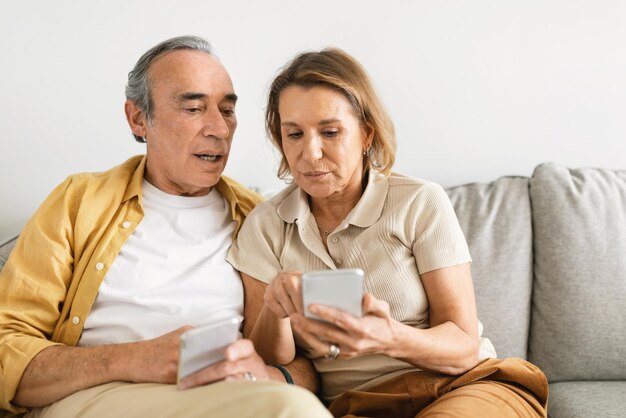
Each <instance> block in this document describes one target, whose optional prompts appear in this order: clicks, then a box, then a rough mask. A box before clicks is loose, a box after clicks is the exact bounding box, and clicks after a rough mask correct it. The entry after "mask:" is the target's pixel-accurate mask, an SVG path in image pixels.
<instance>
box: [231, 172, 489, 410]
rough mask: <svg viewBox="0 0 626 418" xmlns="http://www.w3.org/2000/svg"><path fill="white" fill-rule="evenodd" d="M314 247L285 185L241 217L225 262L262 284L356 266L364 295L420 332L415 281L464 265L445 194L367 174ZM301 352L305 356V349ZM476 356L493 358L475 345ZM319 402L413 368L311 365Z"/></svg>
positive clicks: (294, 192) (299, 201) (297, 197)
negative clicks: (342, 215)
mask: <svg viewBox="0 0 626 418" xmlns="http://www.w3.org/2000/svg"><path fill="white" fill-rule="evenodd" d="M327 244H328V250H327V249H326V248H325V247H324V244H323V243H322V240H321V237H320V233H319V230H318V227H317V223H316V221H315V218H314V217H313V215H312V213H311V211H310V209H309V204H308V199H307V195H306V193H305V192H304V191H303V190H302V189H300V188H299V187H297V185H295V184H292V185H291V186H288V187H287V188H286V189H285V190H283V191H281V192H280V193H278V194H277V195H276V196H274V197H272V198H271V199H270V200H268V201H266V202H263V203H262V204H260V205H259V206H257V207H256V209H255V210H254V211H253V212H252V213H251V214H250V216H248V218H247V219H246V222H245V223H244V225H243V227H242V229H241V233H240V234H239V236H238V237H237V241H236V242H235V243H234V244H233V245H232V247H231V248H230V252H229V254H228V257H227V260H228V261H229V262H230V263H231V264H232V265H233V267H235V269H237V270H239V271H241V272H244V273H247V274H249V275H250V276H252V277H255V278H256V279H258V280H261V281H263V282H265V283H271V281H272V280H273V279H274V277H275V276H276V275H277V274H278V273H280V272H281V271H301V272H305V271H312V270H326V269H332V270H335V269H338V268H361V269H363V270H364V271H365V284H364V286H365V290H366V291H367V292H369V293H371V294H372V295H374V296H375V297H377V298H379V299H383V300H386V301H387V302H389V307H390V311H391V316H392V317H393V318H394V319H395V320H396V321H399V322H402V323H404V324H407V325H411V326H413V327H416V328H427V327H428V326H429V321H428V317H429V316H428V315H429V311H428V306H429V305H428V299H427V297H426V292H425V290H424V287H423V286H422V282H421V279H420V275H421V274H423V273H425V272H428V271H432V270H436V269H439V268H444V267H450V266H454V265H458V264H463V263H468V262H470V261H471V257H470V253H469V250H468V247H467V243H466V242H465V237H464V236H463V232H462V231H461V227H460V226H459V223H458V221H457V218H456V214H455V213H454V209H453V207H452V204H451V203H450V200H449V199H448V196H447V195H446V192H445V191H444V190H443V189H442V188H441V186H439V185H437V184H435V183H430V182H427V181H424V180H419V179H413V178H410V177H407V176H403V175H401V174H397V173H392V174H391V175H390V176H389V177H385V176H383V175H382V174H381V173H378V172H375V171H370V174H369V176H368V184H367V187H366V189H365V191H364V193H363V195H362V196H361V199H360V200H359V202H358V203H357V205H356V206H355V207H354V208H353V209H352V211H351V212H350V213H349V214H348V216H347V217H346V219H344V220H343V222H341V224H340V225H339V226H338V227H337V228H336V229H335V230H334V231H332V232H331V233H330V234H329V235H328V238H327ZM302 348H304V352H305V354H307V353H308V351H307V347H302ZM481 356H482V357H483V358H484V357H495V351H494V350H493V346H492V345H491V342H490V341H489V340H488V339H486V338H482V339H481ZM313 364H314V365H315V368H316V369H317V371H318V372H320V374H321V378H322V390H323V393H322V396H323V397H324V398H325V399H326V400H332V399H334V398H336V397H337V396H338V395H340V394H341V393H343V392H345V391H347V390H350V389H357V390H358V389H364V388H367V387H371V386H373V385H375V384H377V383H380V382H382V381H385V380H388V379H391V378H393V377H395V376H397V375H399V374H402V373H406V372H409V371H414V370H417V369H416V368H415V367H414V366H412V365H411V364H409V363H406V362H404V361H401V360H398V359H394V358H391V357H386V356H383V355H365V356H360V357H355V358H351V359H341V358H339V359H336V360H329V359H325V358H315V359H313Z"/></svg>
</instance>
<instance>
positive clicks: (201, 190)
mask: <svg viewBox="0 0 626 418" xmlns="http://www.w3.org/2000/svg"><path fill="white" fill-rule="evenodd" d="M126 97H127V100H126V104H125V110H126V118H127V120H128V123H129V125H130V128H131V131H132V133H133V135H134V136H135V138H136V139H137V140H138V141H140V142H145V143H146V146H147V152H146V155H145V156H137V157H134V158H131V159H129V160H128V161H126V162H125V163H123V164H121V165H119V166H117V167H115V168H113V169H111V170H109V171H106V172H103V173H89V174H79V175H74V176H70V177H69V178H68V179H67V180H66V181H64V182H63V183H62V184H61V185H59V186H58V187H57V188H56V189H55V190H54V191H53V192H52V193H51V194H50V196H49V197H48V198H47V199H46V201H45V202H44V203H43V204H42V206H41V207H40V208H39V209H38V211H37V213H36V214H35V215H34V216H33V218H32V219H31V220H30V221H29V223H28V224H27V225H26V227H25V228H24V230H23V231H22V234H21V236H20V239H19V241H18V243H17V245H16V247H15V249H14V251H13V253H12V255H11V257H10V258H9V260H8V262H7V264H6V266H5V268H4V269H3V270H2V273H1V276H0V366H1V367H0V373H1V382H0V383H1V384H0V409H4V410H9V411H11V412H16V413H19V412H24V411H27V409H28V408H32V410H30V411H29V412H28V414H27V416H28V417H63V418H68V417H88V416H113V417H115V416H124V417H135V416H136V417H157V416H175V417H188V416H189V417H191V416H194V417H195V416H233V417H235V416H236V417H245V416H255V417H258V416H267V417H277V416H281V417H287V416H289V417H292V416H293V417H307V416H315V417H317V416H329V414H328V412H327V411H326V410H325V408H324V407H323V406H322V405H321V404H320V403H319V402H318V400H317V399H316V398H315V396H314V395H312V394H311V392H309V391H306V390H304V389H301V388H298V387H296V386H291V385H287V384H285V380H291V378H292V376H291V375H293V379H294V380H295V381H296V382H297V383H298V384H300V385H302V386H306V387H308V388H309V389H314V388H315V379H314V378H313V376H314V374H313V373H312V372H311V370H310V369H307V367H310V366H306V365H303V364H299V365H298V364H296V365H294V366H293V367H291V368H290V369H289V368H287V369H285V368H276V367H272V366H267V365H265V364H264V363H263V361H262V360H261V358H260V357H259V356H258V355H257V353H256V352H255V350H254V348H253V346H252V344H251V343H250V341H249V340H239V341H237V342H235V343H233V344H231V345H230V346H228V347H227V349H226V351H225V360H223V361H221V362H218V363H214V364H213V365H211V366H208V367H206V368H204V369H202V370H200V371H199V372H196V373H194V374H192V375H191V376H189V377H188V378H186V379H183V380H182V381H180V382H179V383H178V385H176V384H175V383H176V375H177V366H178V358H179V347H180V336H181V334H182V333H183V332H184V331H186V330H188V329H190V328H191V327H196V326H199V325H202V324H205V323H209V322H211V321H213V320H216V319H219V318H224V317H225V316H227V315H231V314H232V315H237V314H243V315H244V317H245V318H246V324H245V325H244V335H245V334H246V329H248V330H249V329H251V325H252V323H253V321H254V319H255V318H254V315H253V314H250V312H248V309H247V308H244V303H243V302H244V298H243V295H244V286H243V285H242V282H241V279H240V277H239V274H238V272H237V271H235V270H233V268H232V267H231V266H230V265H229V264H227V263H226V262H225V255H226V252H227V250H228V248H229V247H230V245H231V243H232V239H233V237H234V236H235V235H236V233H237V231H238V229H239V226H240V225H241V223H242V221H243V219H244V217H245V216H246V215H247V214H248V212H249V211H250V210H251V209H252V208H253V207H254V205H255V204H256V203H257V202H258V201H259V199H258V196H257V195H255V194H254V193H252V192H250V191H248V190H247V189H245V188H243V187H242V186H240V185H239V184H237V183H235V182H234V181H232V180H230V179H228V178H225V177H223V176H222V172H223V170H224V167H225V165H226V162H227V160H228V155H229V151H230V147H231V142H232V139H233V134H234V132H235V128H236V126H237V120H236V117H235V104H236V101H237V96H236V95H235V93H234V89H233V85H232V82H231V80H230V77H229V75H228V73H227V72H226V69H225V68H224V67H223V66H222V64H221V63H220V62H219V60H218V59H217V58H216V57H215V56H214V55H212V54H211V49H210V45H209V44H208V43H207V42H206V41H205V40H203V39H201V38H197V37H190V36H188V37H179V38H173V39H170V40H167V41H165V42H163V43H161V44H159V45H157V46H155V47H154V48H152V49H150V50H149V51H148V52H146V53H145V54H144V55H143V56H142V57H141V58H140V59H139V61H138V62H137V64H136V66H135V68H134V69H133V70H132V71H131V72H130V73H129V77H128V85H127V88H126ZM253 311H254V312H256V311H258V307H255V308H254V309H253ZM254 312H253V313H254ZM212 382H217V383H213V384H208V383H212Z"/></svg>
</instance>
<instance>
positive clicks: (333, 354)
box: [325, 343, 341, 360]
mask: <svg viewBox="0 0 626 418" xmlns="http://www.w3.org/2000/svg"><path fill="white" fill-rule="evenodd" d="M339 354H341V350H340V349H339V346H338V345H337V344H333V343H331V344H330V346H329V347H328V353H326V356H325V357H326V358H327V359H331V360H334V359H336V358H337V357H339Z"/></svg>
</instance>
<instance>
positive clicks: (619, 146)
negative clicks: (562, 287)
mask: <svg viewBox="0 0 626 418" xmlns="http://www.w3.org/2000/svg"><path fill="white" fill-rule="evenodd" d="M182 34H197V35H201V36H204V37H206V38H208V39H209V40H211V42H212V43H213V45H214V47H215V48H216V52H217V54H218V55H219V56H220V57H221V59H222V61H223V62H224V64H225V65H226V67H227V68H228V69H229V71H230V73H231V76H232V78H233V80H234V83H235V88H236V90H237V93H238V95H239V96H240V98H241V100H240V103H239V104H238V109H237V112H238V117H239V128H238V131H237V134H236V135H235V145H234V148H233V154H232V156H231V159H230V162H229V167H228V169H227V174H229V175H231V176H233V177H235V178H237V179H239V180H240V181H242V182H243V183H244V184H247V185H251V186H258V187H261V188H262V189H264V190H276V189H278V188H280V187H281V183H279V182H278V181H277V180H276V179H275V177H274V172H275V168H276V158H275V157H274V154H273V153H272V150H271V147H270V145H269V144H268V142H267V140H266V139H265V134H264V130H263V124H262V108H263V106H264V100H265V90H266V88H267V86H268V84H269V82H270V81H271V78H272V76H273V75H274V74H275V72H276V70H277V69H278V68H279V67H280V66H281V65H283V64H284V63H285V62H286V60H287V59H288V58H290V57H291V56H292V55H293V54H295V53H296V52H299V51H301V50H304V49H310V48H321V47H324V46H328V45H335V46H339V47H341V48H344V49H345V50H347V51H348V52H350V53H351V54H353V55H354V56H355V57H357V58H358V59H359V60H360V61H361V62H362V63H363V64H364V65H365V67H366V68H367V69H368V70H369V72H370V74H371V76H372V78H373V79H374V82H375V84H376V86H377V88H378V90H379V92H380V94H381V96H382V97H383V99H384V102H385V103H386V105H387V107H388V108H389V110H390V113H391V114H392V116H393V118H394V120H395V122H396V127H397V133H398V143H399V151H400V152H399V155H398V161H397V165H396V170H397V171H401V172H404V173H407V174H411V175H414V176H417V177H422V178H427V179H430V180H434V181H437V182H440V183H442V184H443V185H454V184H458V183H465V182H472V181H490V180H492V179H495V178H496V177H498V176H501V175H508V174H519V175H530V174H531V173H532V169H533V167H534V166H535V165H536V164H538V163H540V162H543V161H556V162H560V163H562V164H565V165H568V166H572V167H574V166H601V167H609V168H626V163H625V161H624V156H625V155H626V2H624V1H618V0H587V1H580V0H578V1H576V0H552V1H550V0H544V1H538V0H530V1H521V0H520V1H503V0H493V1H488V0H475V1H466V0H459V1H452V0H448V1H445V0H429V1H416V0H392V1H380V0H379V1H368V0H316V1H302V0H285V1H278V0H262V1H261V0H249V1H243V0H239V1H220V2H211V1H206V0H187V1H185V2H179V1H171V2H170V1H165V0H140V1H94V0H92V1H80V0H71V1H70V0H68V1H61V0H59V1H47V0H39V1H35V0H21V1H20V2H17V1H12V2H9V1H6V2H2V3H1V4H0V54H1V57H2V58H0V92H1V93H0V127H1V132H0V146H1V148H0V155H1V156H2V159H1V162H0V191H1V193H2V194H1V196H2V197H1V198H0V240H2V238H5V237H8V236H9V235H11V234H13V233H15V232H17V231H19V229H20V228H21V227H22V225H23V223H24V222H25V220H26V219H27V218H28V217H29V216H30V215H31V214H32V212H33V211H34V210H35V208H36V207H37V205H38V204H39V203H40V202H41V201H42V200H43V199H44V198H45V196H46V195H47V194H48V193H49V192H50V190H51V189H52V188H53V187H54V186H55V185H56V184H57V183H59V182H60V181H61V180H62V179H63V178H65V177H66V176H67V175H68V174H70V173H74V172H79V171H96V170H104V169H107V168H109V167H111V166H113V165H115V164H117V163H119V162H121V161H123V160H125V159H126V158H127V157H128V156H130V155H133V154H136V153H141V152H143V146H142V145H139V144H136V143H134V140H133V139H132V137H131V135H130V133H129V131H128V128H127V126H126V122H125V120H124V116H123V108H122V105H123V101H124V84H125V80H126V74H127V73H128V71H129V70H130V69H131V68H132V66H133V65H134V63H135V61H136V60H137V58H138V57H139V56H140V55H141V54H142V53H143V52H144V51H145V50H146V49H148V48H149V47H151V46H153V45H154V44H156V43H157V42H160V41H162V40H164V39H166V38H169V37H171V36H176V35H182Z"/></svg>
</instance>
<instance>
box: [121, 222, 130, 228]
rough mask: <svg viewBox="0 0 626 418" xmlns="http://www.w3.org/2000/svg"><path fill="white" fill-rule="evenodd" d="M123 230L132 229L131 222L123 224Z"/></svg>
mask: <svg viewBox="0 0 626 418" xmlns="http://www.w3.org/2000/svg"><path fill="white" fill-rule="evenodd" d="M122 228H124V229H128V228H130V222H128V221H124V222H122Z"/></svg>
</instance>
